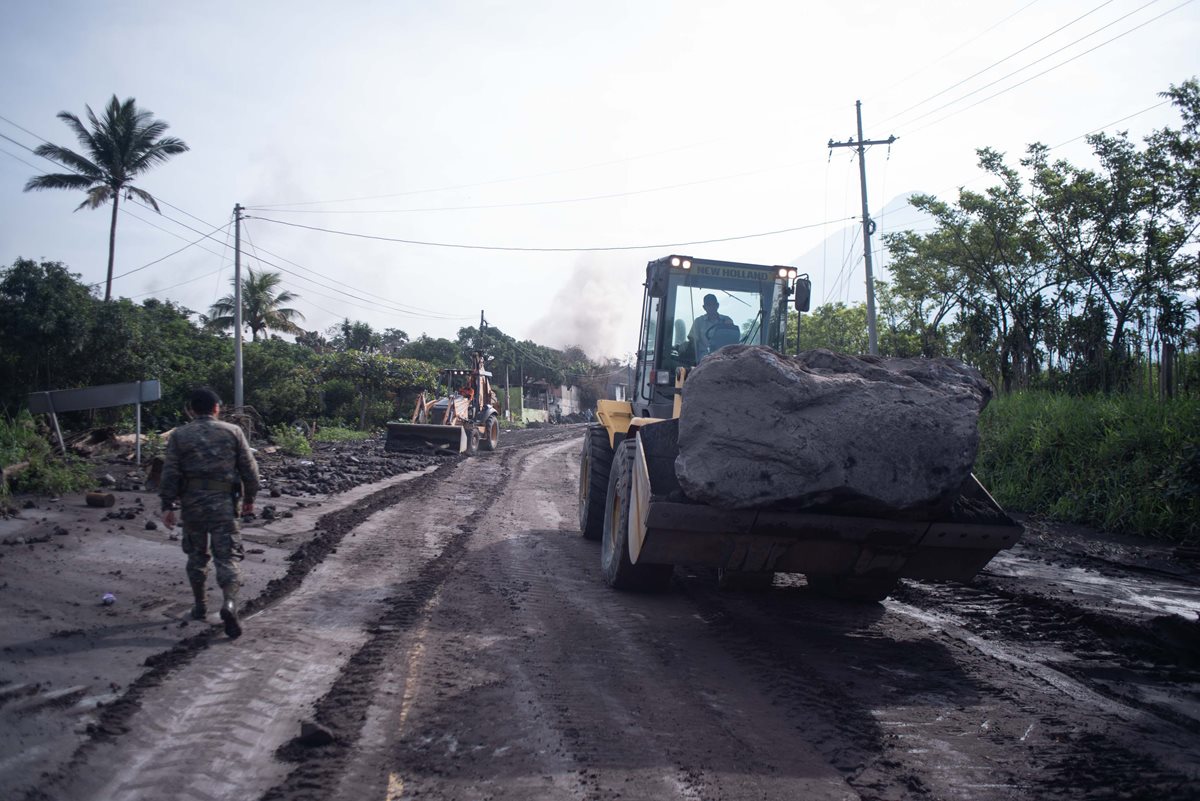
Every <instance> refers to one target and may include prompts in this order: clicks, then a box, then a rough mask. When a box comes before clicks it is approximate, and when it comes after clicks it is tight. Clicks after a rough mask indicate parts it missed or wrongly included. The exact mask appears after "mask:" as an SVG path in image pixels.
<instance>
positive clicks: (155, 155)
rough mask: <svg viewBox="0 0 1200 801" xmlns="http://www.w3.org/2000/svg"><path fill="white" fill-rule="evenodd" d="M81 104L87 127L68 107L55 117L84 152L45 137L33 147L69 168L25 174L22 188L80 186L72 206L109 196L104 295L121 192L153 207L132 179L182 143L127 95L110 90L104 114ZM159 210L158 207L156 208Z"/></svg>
mask: <svg viewBox="0 0 1200 801" xmlns="http://www.w3.org/2000/svg"><path fill="white" fill-rule="evenodd" d="M84 108H86V109H87V117H88V122H89V123H91V130H88V129H87V128H85V127H84V126H83V123H82V122H80V120H79V118H78V117H76V116H75V115H74V114H72V113H70V112H69V111H60V112H59V113H58V118H59V119H60V120H62V121H63V122H65V123H66V124H67V125H68V126H69V127H70V128H71V130H72V131H74V132H75V136H76V137H77V138H78V139H79V142H80V144H82V145H83V149H84V150H85V151H86V152H87V154H88V156H81V155H79V154H78V153H76V152H75V151H73V150H70V149H68V148H65V147H60V146H59V145H54V144H50V143H49V142H47V143H46V144H44V145H39V146H38V147H37V149H36V150H34V151H33V152H34V153H36V154H37V155H39V156H42V157H44V158H47V159H50V160H52V161H56V162H58V163H59V164H62V165H63V166H64V167H66V168H67V169H69V170H72V172H69V173H62V172H59V173H49V174H47V175H39V176H37V177H35V178H30V179H29V182H28V183H27V184H25V191H26V192H28V191H30V190H33V189H82V190H83V191H85V192H87V200H85V201H83V202H82V203H80V204H79V206H78V207H77V208H76V209H75V210H76V211H79V209H82V208H89V209H97V208H100V207H101V206H103V205H104V204H105V203H107V202H108V201H109V200H111V201H112V225H111V226H110V227H109V231H108V280H107V281H106V282H105V285H104V299H105V300H109V299H110V298H111V297H112V279H113V257H114V256H115V255H116V245H117V204H118V203H119V202H120V199H121V194H122V193H124V194H125V199H126V200H129V199H130V198H131V197H137V198H139V199H141V200H142V201H143V202H144V203H146V205H148V206H150V208H152V209H154V210H155V211H158V202H157V201H155V199H154V197H153V196H151V194H150V193H149V192H146V191H145V190H142V189H139V188H137V187H136V186H134V185H133V183H132V181H133V179H134V178H136V177H138V176H139V175H141V174H142V173H144V172H146V171H147V170H148V169H150V168H151V167H153V166H155V165H156V164H160V163H162V162H164V161H166V160H167V159H169V158H170V157H171V156H174V155H177V154H179V153H183V152H184V151H186V150H187V149H188V146H187V145H186V144H184V143H183V140H181V139H176V138H175V137H173V136H168V137H166V138H161V137H162V135H163V133H164V132H165V131H166V130H167V124H166V123H165V122H163V121H162V120H156V119H154V117H153V115H152V114H151V113H150V112H149V111H147V110H145V109H139V108H138V107H137V106H136V105H135V103H134V99H133V98H132V97H131V98H129V99H127V100H126V101H125V102H124V103H121V102H120V101H118V100H117V96H116V95H113V96H112V100H110V101H108V106H107V107H106V108H105V109H104V118H103V119H99V118H97V117H96V115H95V113H93V112H92V108H91V106H84ZM160 213H161V212H160Z"/></svg>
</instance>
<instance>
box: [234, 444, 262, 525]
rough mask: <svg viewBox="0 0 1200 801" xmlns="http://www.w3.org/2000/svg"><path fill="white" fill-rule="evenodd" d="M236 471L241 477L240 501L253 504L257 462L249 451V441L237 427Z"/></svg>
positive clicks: (256, 487) (256, 483)
mask: <svg viewBox="0 0 1200 801" xmlns="http://www.w3.org/2000/svg"><path fill="white" fill-rule="evenodd" d="M237 473H238V476H239V477H240V478H241V479H242V503H245V504H248V505H251V506H253V505H254V499H255V498H256V497H257V496H258V490H259V482H258V462H256V461H255V460H254V454H253V453H252V452H251V451H250V443H249V442H247V441H246V435H245V433H243V432H242V430H241V429H240V428H239V429H238V432H237Z"/></svg>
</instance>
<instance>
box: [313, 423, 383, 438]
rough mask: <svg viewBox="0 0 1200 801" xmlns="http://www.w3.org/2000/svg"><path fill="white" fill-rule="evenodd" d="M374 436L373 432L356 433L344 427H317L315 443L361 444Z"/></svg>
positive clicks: (314, 436)
mask: <svg viewBox="0 0 1200 801" xmlns="http://www.w3.org/2000/svg"><path fill="white" fill-rule="evenodd" d="M374 436H375V434H374V432H371V431H356V430H355V429H353V428H345V427H343V426H317V430H316V433H314V434H313V442H361V441H363V440H366V439H371V438H372V437H374Z"/></svg>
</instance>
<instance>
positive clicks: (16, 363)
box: [0, 259, 96, 410]
mask: <svg viewBox="0 0 1200 801" xmlns="http://www.w3.org/2000/svg"><path fill="white" fill-rule="evenodd" d="M95 306H96V300H95V298H94V297H92V295H91V293H90V292H89V291H88V289H87V287H86V286H84V285H83V284H82V283H80V281H79V276H78V275H75V274H72V273H71V272H69V271H68V270H67V268H66V266H64V265H63V264H61V263H59V262H53V261H43V262H41V263H38V262H35V261H33V260H32V259H17V260H16V261H15V262H14V263H13V266H12V267H10V268H8V269H7V270H4V271H3V272H0V401H2V402H3V404H4V406H5V407H6V408H7V409H10V410H15V408H16V407H17V406H18V405H20V404H21V403H23V401H24V397H23V396H24V395H25V393H27V392H32V391H40V390H48V389H63V388H65V387H67V386H69V385H71V384H72V383H74V378H75V377H76V375H77V373H78V372H79V371H80V369H81V367H82V366H84V364H85V363H84V362H83V361H82V360H81V358H80V357H81V354H82V352H83V350H84V347H85V345H86V344H87V341H88V335H89V330H90V327H91V321H92V318H93V315H94V313H95Z"/></svg>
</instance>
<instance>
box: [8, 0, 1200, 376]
mask: <svg viewBox="0 0 1200 801" xmlns="http://www.w3.org/2000/svg"><path fill="white" fill-rule="evenodd" d="M1156 17H1157V19H1156ZM1139 26H1140V27H1139ZM1110 40H1111V41H1110ZM1197 42H1200V3H1196V2H1194V1H1193V2H1186V1H1185V0H1109V1H1108V2H1104V1H1103V0H1095V1H1094V2H1090V1H1084V2H1080V1H1078V0H1035V2H1029V0H1000V1H999V2H994V3H965V2H961V0H960V1H959V2H950V1H949V0H946V1H944V2H939V1H937V0H929V1H928V2H908V1H906V0H893V1H892V2H859V3H852V4H834V3H808V2H803V3H801V2H783V0H776V2H754V1H753V0H679V1H678V2H671V1H670V0H637V2H620V1H613V0H610V1H609V2H602V3H596V2H591V3H582V2H564V1H563V0H558V1H557V2H532V1H526V0H511V1H510V2H505V3H501V2H483V1H482V0H478V1H466V0H464V1H463V2H403V1H397V0H391V1H390V2H348V3H345V4H338V5H337V6H336V7H335V4H331V3H328V2H322V3H310V2H286V3H284V2H255V3H244V4H237V5H234V4H211V3H210V4H194V3H160V2H103V3H96V2H78V3H76V2H54V1H53V0H50V1H49V2H40V3H6V4H5V5H4V8H3V11H0V69H2V73H3V75H4V76H5V80H4V90H3V92H0V117H2V118H3V119H0V135H3V137H4V138H2V139H0V151H2V152H0V264H4V265H10V264H11V263H12V262H13V260H15V259H16V258H18V257H25V258H35V259H50V260H54V261H61V262H64V263H65V264H67V265H68V266H69V267H70V269H71V270H72V271H74V272H77V273H79V274H81V275H82V276H83V279H84V280H85V281H88V282H92V281H97V282H101V281H103V279H104V273H105V266H106V259H107V236H108V222H109V215H108V212H107V210H98V211H89V210H82V211H78V212H73V209H74V208H75V207H76V206H77V205H78V204H79V203H80V201H81V200H82V193H79V192H65V191H46V192H38V193H25V192H23V191H22V188H23V187H24V184H25V182H26V181H27V180H28V179H29V178H30V177H31V176H33V175H35V174H38V173H40V172H53V171H56V169H55V168H54V167H53V165H51V164H49V163H47V162H45V161H43V160H41V159H39V158H37V157H36V156H33V155H32V154H31V153H30V152H29V151H28V150H26V149H23V148H22V145H24V146H26V147H30V148H32V147H35V146H36V145H38V144H40V142H41V139H40V138H44V139H47V140H51V141H53V142H55V143H57V144H61V145H64V146H67V147H71V148H77V143H76V141H75V140H74V137H73V136H72V135H71V134H70V132H69V131H68V129H67V127H66V126H65V125H64V124H63V123H62V122H60V121H59V120H57V119H56V118H55V114H56V113H58V112H59V111H63V110H66V111H71V112H73V113H76V114H79V115H81V116H82V115H83V113H84V106H85V105H90V106H91V107H92V108H93V109H96V110H99V109H100V108H101V107H102V106H103V105H104V104H105V103H106V102H107V100H108V99H109V98H110V97H111V96H112V95H113V94H116V95H117V96H118V97H120V98H122V99H124V98H127V97H134V98H136V99H137V103H138V105H139V106H140V107H143V108H146V109H149V110H150V111H152V112H153V113H154V115H155V116H156V117H158V118H160V119H163V120H165V121H167V122H168V123H169V124H170V126H171V128H170V133H171V134H173V135H176V136H178V137H180V138H182V139H184V140H185V141H186V142H187V144H188V145H189V146H190V147H191V150H190V152H188V153H185V154H182V155H180V156H177V157H175V158H174V159H172V160H171V161H170V162H168V163H167V164H165V165H162V166H160V167H158V168H156V169H155V170H154V171H152V172H150V173H149V174H147V175H146V176H144V177H143V179H142V180H141V181H140V183H139V184H138V185H139V186H141V187H142V188H143V189H145V190H147V191H149V192H150V193H152V194H153V195H155V196H156V197H157V198H159V199H160V201H165V203H169V204H170V206H167V205H163V206H162V210H163V212H164V214H163V215H162V216H161V217H160V216H158V215H156V214H154V212H153V211H150V210H148V209H146V208H139V207H136V206H135V205H134V204H129V205H128V206H125V208H128V209H129V213H128V214H123V215H121V218H120V220H119V222H118V230H117V263H116V269H115V272H116V273H117V274H121V273H124V272H127V271H130V270H134V269H137V268H140V267H143V265H146V264H149V263H150V262H153V261H155V260H157V259H162V258H163V257H164V256H167V254H170V253H172V252H173V251H176V250H179V249H180V248H184V247H185V246H186V245H187V244H188V243H189V242H193V241H195V240H197V239H200V236H201V234H206V233H210V232H213V231H214V229H216V230H215V233H213V234H212V236H213V238H212V239H209V240H203V241H201V242H200V243H199V244H197V245H194V246H192V247H187V248H186V249H184V250H182V251H181V252H179V253H177V254H176V255H173V256H170V257H169V258H166V259H163V260H162V261H160V262H158V263H157V264H153V265H152V266H149V267H146V268H145V269H141V270H138V271H137V272H135V273H133V274H131V275H128V276H127V277H123V278H120V279H118V280H117V281H115V282H114V285H113V291H114V294H116V295H120V296H124V297H131V298H137V299H139V300H140V299H142V298H145V297H148V296H150V295H156V296H158V297H162V298H170V299H172V300H174V301H177V302H179V303H182V304H183V305H185V306H187V307H188V308H190V309H193V310H196V311H205V310H207V308H208V306H209V305H210V304H212V302H213V301H214V300H215V299H216V298H218V297H220V296H222V295H225V294H227V293H228V292H229V291H230V283H229V282H230V278H231V275H232V269H233V267H232V264H233V258H232V252H233V251H232V245H233V239H232V227H225V226H227V225H228V224H229V223H230V222H231V220H232V212H233V206H234V204H235V203H240V204H242V205H243V206H245V207H247V212H246V215H247V217H248V219H247V220H246V221H245V224H244V228H243V246H244V249H245V257H244V262H243V263H244V264H249V265H251V266H258V267H262V268H266V269H271V270H275V271H280V270H284V271H285V272H284V278H285V285H286V286H287V288H289V289H291V290H292V291H294V292H295V293H297V294H298V295H300V296H301V298H300V300H299V301H298V302H297V303H296V306H297V307H298V308H299V309H300V310H301V311H303V313H304V314H305V317H306V320H305V322H304V326H305V327H306V328H308V329H312V330H324V329H326V328H328V327H329V326H330V325H332V324H334V323H336V322H338V321H339V320H340V319H341V318H343V317H350V318H351V319H360V320H366V321H368V322H369V323H370V324H371V325H372V326H374V327H375V328H377V329H384V328H401V329H403V330H405V331H407V332H408V333H409V334H410V335H412V336H414V337H415V336H417V335H419V334H421V333H422V332H426V333H428V334H430V335H431V336H448V337H453V336H454V334H455V332H456V331H457V329H458V328H459V327H460V326H462V325H471V324H476V323H478V320H479V313H480V310H481V309H483V310H486V316H487V318H488V320H489V322H490V323H492V324H493V325H496V326H499V327H500V328H502V329H503V330H504V331H506V332H508V333H510V334H513V335H515V336H517V337H519V338H526V337H528V338H531V339H533V340H535V341H538V342H540V343H543V344H548V345H553V346H565V345H569V344H576V345H580V346H582V347H583V348H584V349H585V350H587V351H588V353H589V354H591V355H593V356H601V355H622V354H625V353H629V352H631V351H632V350H633V347H634V343H635V340H636V336H637V330H636V326H637V320H636V318H637V314H638V311H639V309H640V303H641V291H642V290H641V282H642V280H643V278H644V269H645V264H646V262H647V261H648V260H651V259H654V258H657V257H659V256H663V255H667V254H668V253H676V252H678V253H686V254H689V255H692V256H699V257H706V258H715V259H725V260H730V261H746V262H758V263H766V264H780V263H793V262H797V261H799V260H801V259H803V262H802V263H803V264H804V265H805V269H808V270H810V272H811V273H812V275H813V279H814V290H813V291H814V296H815V298H816V300H817V301H818V302H820V301H822V300H850V301H854V300H858V299H861V298H862V296H863V293H862V284H863V264H862V260H861V252H862V246H861V242H860V241H859V239H858V237H857V236H856V235H855V232H854V229H853V227H852V226H853V225H854V220H853V219H851V218H855V217H857V216H859V214H860V210H859V189H858V168H857V162H856V161H855V160H854V158H853V157H852V154H851V151H850V150H849V149H847V148H843V149H838V150H834V151H833V152H832V155H831V153H830V151H829V149H828V147H827V146H826V143H827V142H828V140H829V139H830V138H831V137H832V138H834V139H838V140H843V141H844V140H846V139H848V138H849V137H851V136H852V135H853V134H854V132H855V118H854V102H855V100H859V99H861V100H862V101H863V118H864V134H865V135H866V137H867V138H869V139H886V138H887V137H888V136H889V135H891V134H895V135H896V136H897V137H899V139H898V141H897V142H896V143H895V144H894V145H893V146H892V147H891V148H890V151H889V148H887V147H875V148H872V149H871V150H870V151H869V152H868V154H867V167H868V181H869V193H870V199H871V208H872V210H873V212H874V213H876V214H877V213H878V212H879V210H881V209H882V208H883V207H884V206H885V205H887V204H888V203H889V202H891V201H893V200H894V199H895V198H897V197H899V196H902V195H904V194H906V193H908V192H912V191H925V192H933V193H935V194H938V195H942V196H945V197H949V198H952V197H953V196H954V195H955V193H956V192H957V187H958V186H960V185H963V184H969V185H970V186H971V188H983V187H985V186H986V185H987V184H986V183H984V182H982V181H980V180H979V177H978V176H979V172H978V170H977V168H976V166H975V160H976V159H975V149H976V148H978V147H982V146H992V147H995V148H997V149H1000V150H1002V151H1005V152H1006V153H1008V154H1009V156H1010V159H1011V160H1012V161H1014V162H1015V161H1016V160H1017V159H1018V158H1019V157H1020V155H1021V153H1022V152H1023V150H1024V148H1025V146H1026V145H1027V144H1028V143H1030V142H1034V141H1041V142H1044V143H1046V144H1049V145H1059V144H1062V143H1065V144H1062V146H1061V147H1059V148H1057V149H1056V150H1055V155H1058V156H1062V157H1065V158H1068V159H1071V160H1074V161H1080V162H1083V161H1086V157H1087V147H1086V143H1084V142H1083V141H1082V139H1081V138H1080V137H1081V135H1083V134H1085V133H1088V132H1090V131H1093V130H1095V129H1098V128H1106V129H1109V130H1117V129H1123V130H1128V131H1129V132H1130V135H1131V136H1132V137H1134V138H1135V139H1136V140H1138V141H1140V139H1141V137H1142V136H1144V135H1145V134H1146V133H1148V132H1149V131H1151V130H1153V129H1154V128H1158V127H1163V126H1166V125H1172V126H1174V125H1177V122H1178V118H1177V116H1176V115H1175V114H1174V112H1173V110H1172V109H1171V107H1170V106H1169V105H1159V106H1158V107H1156V108H1150V107H1152V106H1155V104H1158V103H1161V99H1160V98H1159V97H1158V96H1157V93H1158V92H1161V91H1163V90H1165V89H1167V88H1168V87H1169V86H1170V85H1171V84H1173V83H1174V84H1178V83H1180V82H1182V81H1183V80H1186V79H1188V78H1190V77H1192V76H1194V75H1196V74H1198V73H1200V46H1198V45H1197ZM1092 48H1095V49H1094V50H1092V52H1085V51H1088V50H1089V49H1092ZM1056 51H1058V52H1056ZM1043 72H1044V74H1041V75H1039V73H1043ZM1023 81H1026V82H1025V83H1021V82H1023ZM989 84H990V85H989ZM1018 84H1020V85H1018ZM1147 109H1149V110H1147ZM1126 118H1127V119H1126ZM1118 121H1119V122H1118ZM13 140H15V142H14V141H13ZM971 182H974V183H971ZM268 206H269V207H270V208H266V207H268ZM903 219H904V215H901V214H889V215H886V216H883V217H881V218H880V219H879V221H878V222H879V233H884V232H886V231H888V230H892V229H893V228H894V224H895V223H898V222H899V221H901V220H903ZM284 223H289V224H292V225H285V224H284ZM296 225H303V226H310V227H315V228H324V229H329V230H331V231H343V232H349V233H353V234H358V235H363V236H366V237H380V238H383V239H368V238H363V237H362V236H359V237H351V236H344V235H340V234H335V233H326V232H319V231H314V230H309V229H306V228H300V227H294V226H296ZM846 226H851V227H846ZM189 228H190V229H194V230H189ZM784 229H800V230H791V231H788V232H786V233H779V234H775V235H770V236H755V237H749V238H739V239H732V238H734V237H748V236H749V235H753V234H762V233H766V232H772V231H781V230H784ZM727 238H728V239H730V241H725V242H713V243H710V244H676V243H695V242H700V241H701V240H714V239H727ZM384 239H403V240H409V241H411V242H423V243H440V244H442V245H469V246H472V247H471V248H464V247H441V246H433V245H430V244H405V243H400V242H393V241H384ZM856 244H857V247H855V245H856ZM814 259H815V261H814ZM884 277H886V273H884ZM100 291H101V292H102V291H103V287H102V286H101V287H100Z"/></svg>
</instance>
